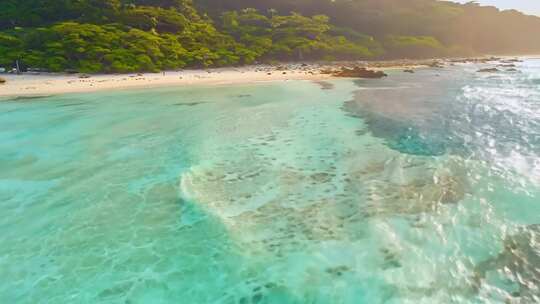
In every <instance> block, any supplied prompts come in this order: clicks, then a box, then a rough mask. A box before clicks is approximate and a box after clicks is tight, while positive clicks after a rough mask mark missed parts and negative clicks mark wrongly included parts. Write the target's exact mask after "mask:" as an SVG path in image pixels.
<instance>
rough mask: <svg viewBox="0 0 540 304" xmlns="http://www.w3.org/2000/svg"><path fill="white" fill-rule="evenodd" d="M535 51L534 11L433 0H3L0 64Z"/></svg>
mask: <svg viewBox="0 0 540 304" xmlns="http://www.w3.org/2000/svg"><path fill="white" fill-rule="evenodd" d="M539 51H540V18H539V17H534V16H527V15H524V14H522V13H520V12H517V11H502V12H501V11H499V10H498V9H496V8H494V7H483V6H479V5H478V4H476V3H474V2H470V3H467V4H457V3H453V2H446V1H437V0H2V1H1V2H0V67H2V66H3V67H11V66H13V64H14V62H15V61H16V60H19V62H20V63H21V64H22V65H24V66H27V67H32V68H40V69H44V70H49V71H65V70H76V71H81V72H134V71H159V70H163V69H177V68H182V67H186V66H191V67H207V66H227V65H239V64H250V63H254V62H272V61H275V60H280V61H287V60H342V59H347V60H349V59H381V58H428V57H442V56H465V55H472V54H485V53H491V54H495V53H532V52H537V53H538V52H539Z"/></svg>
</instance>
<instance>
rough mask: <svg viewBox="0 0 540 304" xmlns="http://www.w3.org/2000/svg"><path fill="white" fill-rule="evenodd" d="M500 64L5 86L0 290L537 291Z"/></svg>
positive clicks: (197, 293) (534, 299) (240, 294)
mask: <svg viewBox="0 0 540 304" xmlns="http://www.w3.org/2000/svg"><path fill="white" fill-rule="evenodd" d="M495 64H496V63H493V65H495ZM517 65H518V67H517V69H518V70H519V71H518V72H512V71H501V72H499V73H493V74H480V73H476V70H477V69H478V68H479V66H475V65H458V66H453V67H449V68H446V69H424V70H419V71H417V72H416V73H415V74H413V75H411V74H407V73H402V72H399V71H396V72H391V73H390V77H388V78H386V79H384V80H359V81H353V80H348V79H343V80H335V81H331V83H311V82H300V81H295V82H284V83H267V84H255V85H249V86H220V87H193V88H174V89H173V88H168V89H153V90H140V91H116V92H101V93H92V94H78V95H63V96H52V97H46V98H40V99H30V100H8V101H3V102H1V103H0V144H1V148H0V210H1V216H0V278H1V280H0V303H197V304H198V303H231V304H233V303H238V304H249V303H253V304H255V303H355V304H358V303H369V304H372V303H373V304H376V303H539V302H540V61H538V60H526V61H524V62H521V63H517ZM503 70H504V69H503Z"/></svg>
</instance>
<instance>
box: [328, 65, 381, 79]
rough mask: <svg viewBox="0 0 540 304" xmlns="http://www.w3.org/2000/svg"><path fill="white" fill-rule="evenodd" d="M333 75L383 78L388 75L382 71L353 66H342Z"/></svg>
mask: <svg viewBox="0 0 540 304" xmlns="http://www.w3.org/2000/svg"><path fill="white" fill-rule="evenodd" d="M332 75H333V76H335V77H351V78H373V79H376V78H383V77H386V76H388V75H387V74H386V73H385V72H383V71H373V70H368V69H366V68H363V67H354V68H352V69H349V68H345V67H343V68H342V69H341V70H340V71H337V72H334V73H333V74H332Z"/></svg>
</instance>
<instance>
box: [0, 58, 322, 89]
mask: <svg viewBox="0 0 540 304" xmlns="http://www.w3.org/2000/svg"><path fill="white" fill-rule="evenodd" d="M269 73H270V74H269ZM79 76H80V75H78V74H74V75H64V74H41V75H29V74H24V75H12V74H8V75H1V76H0V77H2V78H4V79H6V80H7V82H6V83H5V84H0V96H2V97H7V96H43V95H55V94H63V93H78V92H92V91H98V90H112V89H128V88H144V87H159V86H189V85H222V84H240V83H253V82H265V81H286V80H324V79H328V78H331V76H330V75H324V74H321V73H320V72H319V70H318V69H316V68H314V67H303V68H294V69H287V70H284V71H278V70H276V68H273V67H269V66H248V67H242V68H221V69H209V70H185V71H179V72H165V74H163V73H144V74H141V75H140V76H138V75H137V74H121V75H91V76H90V78H87V79H82V78H79Z"/></svg>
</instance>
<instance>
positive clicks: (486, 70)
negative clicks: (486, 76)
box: [477, 68, 500, 73]
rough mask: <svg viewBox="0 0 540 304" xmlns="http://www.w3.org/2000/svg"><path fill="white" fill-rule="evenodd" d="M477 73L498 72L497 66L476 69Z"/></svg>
mask: <svg viewBox="0 0 540 304" xmlns="http://www.w3.org/2000/svg"><path fill="white" fill-rule="evenodd" d="M477 72H478V73H497V72H500V70H499V69H497V68H486V69H480V70H478V71H477Z"/></svg>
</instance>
